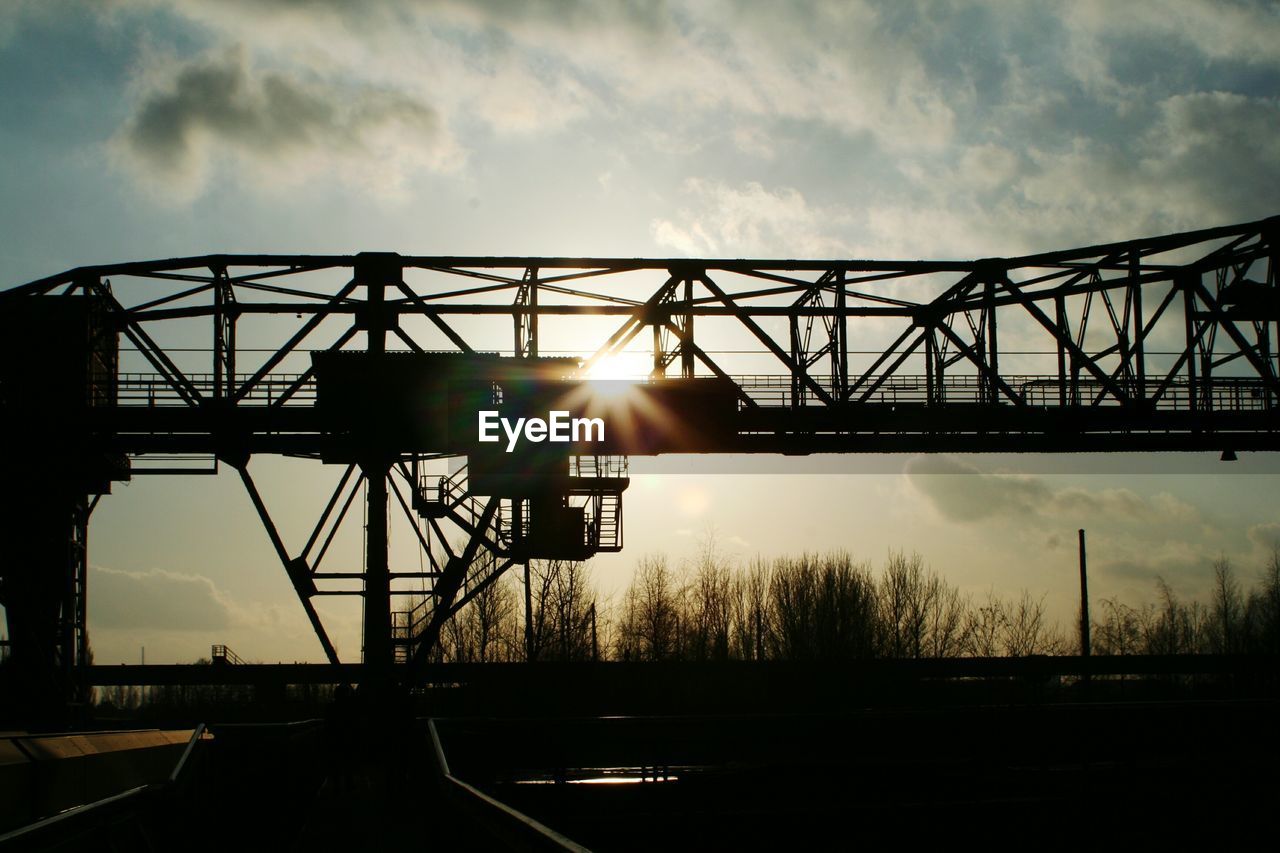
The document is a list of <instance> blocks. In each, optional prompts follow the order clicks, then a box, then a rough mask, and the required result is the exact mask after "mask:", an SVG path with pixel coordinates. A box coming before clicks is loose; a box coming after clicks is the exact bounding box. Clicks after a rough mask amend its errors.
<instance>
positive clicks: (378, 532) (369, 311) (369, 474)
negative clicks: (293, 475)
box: [355, 255, 402, 687]
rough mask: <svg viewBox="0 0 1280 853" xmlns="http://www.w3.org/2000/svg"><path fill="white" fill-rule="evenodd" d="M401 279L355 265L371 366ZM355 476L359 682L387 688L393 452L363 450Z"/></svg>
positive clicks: (393, 261)
mask: <svg viewBox="0 0 1280 853" xmlns="http://www.w3.org/2000/svg"><path fill="white" fill-rule="evenodd" d="M401 276H402V267H401V266H400V259H399V257H397V256H395V255H371V256H368V257H365V258H360V259H358V260H357V262H356V267H355V278H356V281H357V283H359V284H363V285H365V287H366V289H367V293H368V297H367V301H366V303H365V311H366V313H365V315H364V318H363V321H364V325H365V329H366V331H367V333H368V340H369V355H370V356H371V358H372V360H373V361H374V362H375V364H376V363H377V362H378V361H380V360H381V359H382V358H384V357H385V355H386V351H387V331H388V329H390V328H391V327H392V325H393V324H394V322H395V318H394V317H393V316H392V315H391V314H390V313H389V312H388V310H387V305H386V288H387V287H389V286H391V287H394V286H396V285H397V284H398V283H399V282H400V279H401ZM363 450H364V457H365V458H364V459H363V460H362V461H361V463H360V470H361V472H362V473H363V474H364V478H365V500H366V507H367V511H368V521H367V522H366V528H365V566H364V681H365V682H366V683H370V682H372V683H373V684H374V685H377V686H378V687H382V686H385V685H387V684H389V682H390V678H391V665H392V663H393V660H394V657H393V656H394V646H393V643H392V637H391V573H390V569H389V568H388V565H387V475H388V472H389V471H390V468H391V462H392V459H393V456H394V449H393V448H390V447H386V446H383V445H382V443H381V442H380V441H378V440H376V439H375V440H374V441H372V442H371V443H370V444H369V445H368V446H367V447H365V448H363Z"/></svg>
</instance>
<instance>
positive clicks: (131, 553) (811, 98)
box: [0, 0, 1280, 662]
mask: <svg viewBox="0 0 1280 853" xmlns="http://www.w3.org/2000/svg"><path fill="white" fill-rule="evenodd" d="M357 8H358V11H357ZM1278 44H1280V7H1278V6H1277V5H1275V4H1273V3H1266V2H1257V3H1248V2H1207V0H1205V1H1204V2H1200V0H1181V2H1177V3H1166V4H1154V3H1141V2H1126V3H1107V2H1077V3H1071V4H1040V3H1026V4H1014V3H1007V2H994V0H993V2H985V3H984V2H937V3H925V2H920V3H910V2H893V3H889V2H885V3H859V2H842V3H799V2H788V3H783V2H757V3H752V2H728V0H707V2H643V0H632V2H618V3H598V2H588V0H578V2H575V0H560V2H556V0H527V2H523V1H522V0H490V2H481V0H475V2H466V1H465V0H442V1H441V2H433V3H428V2H411V0H369V2H365V3H360V4H351V3H345V2H340V0H314V1H313V2H305V0H274V1H273V2H267V1H266V0H258V1H257V2H249V0H177V2H165V3H161V2H152V0H106V2H98V3H92V4H91V3H87V2H86V3H78V2H71V0H44V2H40V0H17V2H9V3H6V4H5V6H4V9H3V11H0V115H3V117H4V120H3V123H2V124H0V154H2V155H3V159H2V160H0V229H2V230H3V233H4V235H5V241H4V245H5V251H4V253H3V254H2V255H0V285H3V286H9V285H12V284H18V283H21V282H23V281H26V280H29V279H32V278H35V277H38V276H42V275H46V274H49V273H52V272H55V271H58V270H62V269H65V268H68V267H72V266H76V265H79V264H83V263H97V262H107V261H115V260H131V259H143V258H158V257H169V256H175V255H186V254H204V253H208V252H221V251H227V252H254V251H272V252H351V251H360V250H394V251H399V252H402V253H414V254H433V253H434V254H506V255H519V254H528V255H570V256H572V255H595V256H608V255H618V256H628V257H630V256H664V257H665V256H672V255H694V256H698V255H701V256H722V257H724V256H727V257H750V256H757V257H775V256H786V257H837V256H852V257H890V258H941V257H955V258H973V257H983V256H990V255H1013V254H1020V253H1024V252H1030V251H1035V250H1048V249H1054V248H1066V247H1070V246H1074V245H1080V244H1086V243H1093V242H1103V241H1110V240H1121V239H1125V238H1130V237H1141V236H1149V235H1154V234H1159V233H1164V232H1168V231H1175V230H1186V229H1192V228H1198V227H1209V226H1213V225H1221V224H1227V223H1233V222H1243V221H1248V220H1253V219H1258V218H1262V217H1264V216H1268V215H1273V214H1276V213H1278V212H1280V134H1277V133H1276V129H1277V128H1280V49H1277V47H1276V45H1278ZM1254 462H1255V460H1248V459H1246V461H1245V462H1242V463H1239V464H1238V466H1237V467H1235V468H1231V469H1228V471H1229V472H1230V473H1227V472H1224V470H1223V466H1222V465H1220V464H1219V463H1217V462H1216V461H1215V460H1209V459H1199V460H1179V461H1178V462H1177V463H1176V464H1172V463H1171V466H1170V468H1169V471H1174V472H1175V473H1168V472H1166V473H1159V472H1158V468H1157V472H1156V473H1148V474H1144V475H1142V476H1120V475H1115V474H1110V475H1108V474H1101V473H1083V472H1086V471H1087V472H1098V471H1105V470H1106V468H1107V466H1105V465H1099V464H1097V463H1092V464H1082V465H1081V466H1080V468H1079V470H1070V468H1069V467H1068V468H1067V469H1066V470H1064V469H1063V468H1062V466H1059V467H1058V468H1057V469H1056V470H1057V473H1045V467H1046V466H1036V465H1034V464H1033V465H1030V466H1028V465H1027V464H1026V463H1023V462H1019V461H1018V460H992V459H981V458H967V459H952V458H948V457H933V458H928V459H915V460H897V461H896V463H895V464H896V465H897V469H896V470H897V472H896V473H894V472H885V471H883V470H881V468H883V466H881V468H878V469H877V470H878V471H880V473H874V474H870V473H868V474H861V475H849V476H837V475H826V476H820V475H811V476H804V477H800V476H785V475H782V474H775V475H769V476H759V475H757V476H755V477H746V476H738V477H734V476H728V475H716V476H711V475H707V476H701V477H698V476H685V477H681V476H676V475H671V474H663V475H657V476H654V477H650V478H645V479H642V480H640V481H639V482H637V483H636V485H635V486H634V487H633V489H632V491H631V492H629V493H628V498H627V500H628V505H627V541H628V551H627V552H625V553H624V554H623V555H621V556H618V557H611V558H609V559H602V560H600V561H599V563H598V565H597V578H598V582H599V584H600V586H601V588H602V590H603V591H605V592H606V593H607V592H610V591H613V590H616V589H617V588H618V587H620V586H621V585H624V584H625V583H626V580H627V578H628V576H629V572H630V566H631V565H632V563H633V562H634V559H635V558H636V557H637V556H638V555H639V554H642V553H645V552H646V551H665V552H667V553H668V554H670V555H672V557H673V559H676V560H678V559H680V558H681V557H683V556H685V555H688V554H690V553H692V552H693V550H694V549H695V547H696V540H698V539H699V538H700V537H701V536H703V535H704V534H705V532H706V531H707V530H708V529H709V528H714V529H715V530H716V534H717V537H718V540H719V541H720V542H721V543H722V545H723V547H724V548H726V549H728V550H729V551H731V552H732V553H734V554H736V555H737V556H738V557H739V558H741V559H744V560H745V559H749V558H750V557H752V556H754V555H756V554H763V555H772V554H780V553H786V552H794V551H799V550H802V549H804V548H810V549H813V548H829V547H844V548H848V549H849V550H850V551H852V552H853V553H854V555H855V556H857V557H860V558H867V559H871V560H873V561H875V562H877V563H878V562H881V561H883V558H884V555H885V554H886V553H887V551H888V550H889V549H891V548H906V549H908V550H911V549H915V550H919V551H920V552H921V553H922V554H923V555H924V557H925V559H926V560H927V562H929V563H930V565H932V566H933V567H934V568H935V569H937V570H938V571H941V572H943V573H944V574H946V575H947V576H948V577H949V578H950V579H951V580H952V581H953V582H955V583H957V584H959V585H961V586H963V587H964V588H965V589H967V590H971V591H974V592H975V593H979V594H980V593H982V592H984V591H985V590H986V589H987V588H990V587H994V588H995V589H996V590H997V591H1000V592H1012V591H1016V590H1018V589H1021V588H1022V587H1027V588H1029V589H1031V590H1033V591H1035V592H1036V593H1044V594H1045V595H1046V596H1047V597H1046V603H1047V604H1048V605H1049V606H1050V609H1051V611H1052V612H1053V613H1054V614H1055V616H1057V617H1058V618H1059V619H1062V620H1063V621H1064V622H1065V621H1066V620H1068V619H1069V618H1070V615H1071V613H1072V612H1073V610H1074V606H1075V604H1074V600H1073V598H1072V587H1073V585H1074V583H1075V580H1074V571H1075V569H1074V566H1075V563H1074V559H1075V556H1074V550H1073V542H1074V534H1075V530H1076V528H1077V527H1081V526H1084V527H1087V528H1089V530H1090V543H1091V565H1092V566H1093V568H1094V572H1095V576H1096V579H1095V581H1094V590H1095V591H1096V593H1097V595H1098V596H1099V597H1102V596H1110V595H1118V596H1121V597H1126V598H1127V599H1128V600H1130V601H1131V602H1136V601H1138V600H1140V599H1141V598H1143V597H1147V596H1149V595H1150V594H1151V593H1152V592H1153V590H1154V578H1155V576H1156V575H1157V574H1161V575H1163V576H1165V577H1166V578H1168V579H1169V580H1170V581H1171V582H1173V583H1174V585H1175V588H1177V589H1179V590H1180V591H1182V592H1183V593H1184V594H1187V595H1193V594H1197V593H1200V592H1202V591H1203V589H1204V588H1205V586H1206V584H1205V583H1204V576H1205V573H1206V571H1207V566H1208V562H1209V561H1210V560H1211V559H1213V558H1214V557H1216V556H1218V555H1219V554H1225V555H1227V556H1229V557H1231V558H1232V559H1234V560H1235V561H1236V562H1237V565H1238V566H1239V567H1240V570H1241V572H1242V574H1243V575H1244V576H1245V577H1246V579H1248V578H1249V577H1251V576H1252V574H1253V573H1255V572H1256V571H1257V570H1258V569H1259V568H1260V565H1261V562H1262V559H1263V557H1264V555H1265V554H1266V553H1269V551H1270V549H1271V547H1272V544H1273V542H1274V541H1275V539H1276V537H1277V535H1280V510H1277V509H1276V500H1275V498H1276V497H1277V494H1278V493H1280V481H1277V479H1276V477H1275V476H1274V475H1271V474H1246V473H1245V472H1246V471H1247V470H1248V469H1249V466H1251V465H1253V464H1254ZM255 464H257V463H255ZM1132 467H1133V468H1134V470H1136V469H1137V468H1138V467H1139V466H1137V465H1136V463H1135V465H1134V466H1132ZM1028 471H1031V473H1028ZM995 472H999V473H995ZM261 476H263V477H265V478H266V479H267V480H268V482H267V483H266V485H264V488H266V489H271V490H274V492H275V494H276V495H277V496H278V497H279V499H280V500H281V501H282V502H284V503H288V501H289V495H290V492H289V489H290V488H299V486H298V485H297V484H299V483H303V482H307V480H306V478H308V477H312V476H315V475H314V474H312V473H309V472H303V471H299V470H297V469H295V468H293V467H290V465H289V464H287V463H284V462H275V461H271V460H267V461H265V462H264V463H263V465H262V475H261ZM291 484H292V485H291ZM784 491H785V493H786V494H787V495H788V498H787V499H786V500H784V501H779V500H778V496H779V494H782V493H784ZM251 512H252V511H251V509H250V508H249V507H248V506H247V501H246V500H245V499H244V497H243V494H242V493H241V492H240V491H239V485H238V483H237V482H234V481H232V480H228V479H227V478H226V477H218V478H205V479H202V480H198V481H173V480H171V481H165V482H160V481H158V480H156V479H152V480H149V481H146V482H138V483H135V484H132V485H130V486H127V487H120V488H118V489H117V491H116V494H115V495H113V496H112V497H110V498H108V499H106V500H104V502H103V504H102V506H100V508H99V510H98V514H97V515H96V516H95V525H94V528H93V532H92V537H91V541H92V542H93V549H94V550H93V554H94V556H93V566H94V568H93V574H92V576H91V588H92V589H93V593H92V598H91V600H92V602H93V606H92V615H91V631H92V635H93V639H94V646H95V650H96V653H97V655H98V659H99V660H100V661H104V662H113V661H116V660H134V659H136V657H137V653H138V647H140V646H141V645H144V644H145V645H146V646H147V647H148V660H155V661H161V660H183V659H190V658H193V657H196V656H198V655H201V654H206V653H207V647H208V645H209V644H210V643H211V642H227V643H229V644H231V645H232V646H233V647H234V648H236V649H237V650H238V651H240V652H241V654H243V655H245V656H246V657H250V658H254V659H260V660H275V659H278V658H284V659H316V658H318V656H319V654H320V651H319V647H318V644H316V643H315V641H314V640H313V639H310V638H309V637H308V635H307V631H306V627H305V620H304V619H303V618H302V616H301V614H300V611H299V608H298V606H297V604H296V602H294V601H293V600H292V598H291V595H292V593H291V591H290V589H289V587H288V584H287V582H286V581H285V579H284V576H283V572H282V571H280V569H279V567H278V565H276V563H275V560H274V556H273V554H272V552H271V551H270V548H269V545H268V544H267V542H266V541H265V536H263V535H262V533H261V531H260V530H259V529H258V528H257V526H256V522H255V521H254V520H253V519H252V517H251ZM283 512H284V514H285V520H284V522H283V523H284V524H285V525H286V526H288V525H290V524H294V525H296V526H298V527H301V526H303V525H305V520H304V518H303V516H304V515H305V513H303V512H302V511H301V510H299V511H298V513H297V518H296V519H293V518H292V517H291V516H290V512H291V510H284V511H283ZM401 544H402V545H403V544H405V543H404V542H403V537H401ZM353 559H354V558H353ZM328 612H329V615H330V617H331V619H332V620H333V624H334V626H335V627H334V634H335V639H336V640H337V642H338V645H339V647H340V650H341V651H342V652H343V656H344V658H346V659H355V658H356V657H357V656H358V650H359V640H358V636H359V622H358V617H357V616H356V615H354V613H353V612H351V611H344V610H342V609H341V608H340V607H337V606H336V605H334V606H333V607H332V608H331V609H330V610H329V611H328Z"/></svg>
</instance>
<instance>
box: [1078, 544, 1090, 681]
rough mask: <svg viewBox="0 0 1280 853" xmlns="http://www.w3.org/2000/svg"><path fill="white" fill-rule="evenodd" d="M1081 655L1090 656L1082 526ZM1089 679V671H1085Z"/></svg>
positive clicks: (1087, 586)
mask: <svg viewBox="0 0 1280 853" xmlns="http://www.w3.org/2000/svg"><path fill="white" fill-rule="evenodd" d="M1079 533H1080V657H1082V658H1087V657H1089V574H1088V570H1087V567H1086V564H1085V551H1084V528H1083V527H1082V528H1080V531H1079ZM1084 680H1085V682H1086V683H1087V682H1088V681H1089V672H1088V670H1086V671H1085V672H1084Z"/></svg>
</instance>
